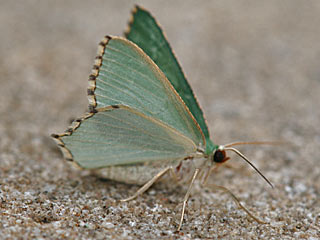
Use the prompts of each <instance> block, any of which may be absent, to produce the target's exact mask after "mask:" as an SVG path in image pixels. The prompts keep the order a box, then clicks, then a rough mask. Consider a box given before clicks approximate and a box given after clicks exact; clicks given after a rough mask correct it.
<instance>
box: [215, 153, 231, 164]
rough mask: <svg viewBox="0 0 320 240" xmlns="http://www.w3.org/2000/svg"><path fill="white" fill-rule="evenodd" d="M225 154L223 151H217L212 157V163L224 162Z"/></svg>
mask: <svg viewBox="0 0 320 240" xmlns="http://www.w3.org/2000/svg"><path fill="white" fill-rule="evenodd" d="M227 159H228V158H226V152H225V151H224V150H217V151H216V152H215V153H214V155H213V161H214V162H216V163H222V162H224V161H226V160H227Z"/></svg>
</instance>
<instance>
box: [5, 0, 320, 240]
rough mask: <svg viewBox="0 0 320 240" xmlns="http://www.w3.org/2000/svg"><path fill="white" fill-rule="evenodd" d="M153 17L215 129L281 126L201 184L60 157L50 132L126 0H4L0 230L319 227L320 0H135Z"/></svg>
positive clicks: (313, 232) (76, 103)
mask: <svg viewBox="0 0 320 240" xmlns="http://www.w3.org/2000/svg"><path fill="white" fill-rule="evenodd" d="M137 3H139V4H141V5H142V6H144V7H146V8H148V9H149V10H150V11H152V13H153V14H154V15H155V16H156V17H157V19H158V21H159V22H160V23H161V24H162V26H163V28H164V29H165V30H166V33H167V36H168V38H169V41H170V42H171V44H172V47H173V48H174V49H175V51H176V54H177V56H178V59H179V60H180V62H181V64H182V66H183V69H184V71H185V73H186V75H187V77H188V79H189V82H190V84H191V85H192V87H193V89H194V92H195V93H196V95H197V97H198V100H199V102H200V103H201V106H202V107H203V110H204V112H205V115H206V118H207V120H208V125H209V127H210V131H211V134H212V136H213V140H214V142H215V143H220V144H224V143H229V142H233V141H238V140H286V141H290V142H291V145H285V146H275V147H269V146H268V147H266V146H250V147H241V148H240V149H241V150H242V151H243V152H244V153H245V154H246V155H247V156H249V157H250V159H251V160H252V161H253V162H254V163H255V164H256V165H257V166H258V167H259V169H260V170H261V171H262V172H263V173H264V174H265V176H267V177H268V178H269V179H270V180H271V181H272V182H273V184H274V185H275V189H274V190H272V189H271V188H270V187H269V186H268V185H267V184H266V183H265V182H264V181H263V180H262V179H261V178H260V177H259V176H258V175H257V174H256V173H254V172H253V171H252V169H251V168H250V167H248V166H247V165H246V164H245V163H244V162H243V161H242V160H240V159H239V158H237V157H236V156H234V155H232V158H233V160H232V161H230V165H231V166H232V168H221V169H220V171H219V172H218V173H216V174H214V176H212V179H210V181H211V182H214V183H216V184H219V185H222V186H225V187H227V188H229V189H230V190H231V191H232V192H233V193H234V194H235V195H237V196H238V197H239V198H240V199H241V200H242V202H243V203H244V204H245V206H247V207H248V208H249V209H250V210H251V211H252V212H253V213H254V214H255V215H256V216H257V217H260V218H261V219H264V220H265V221H268V222H269V224H258V223H256V222H254V221H252V219H250V218H248V217H247V215H246V214H245V213H244V212H243V211H242V210H239V209H238V208H237V206H236V205H235V204H234V202H233V201H232V199H230V197H229V196H226V195H224V194H222V193H221V192H214V191H210V190H203V189H200V188H199V187H196V188H195V191H194V192H193V194H192V196H191V198H190V201H189V203H188V208H187V214H186V216H185V222H184V224H183V228H182V231H181V232H180V233H177V232H176V227H177V225H176V222H177V218H178V216H179V211H180V208H181V201H182V198H183V196H184V193H185V191H186V188H185V187H179V186H175V185H173V186H166V185H164V184H156V185H155V186H154V187H153V188H151V189H150V190H149V191H148V192H147V193H145V194H144V195H142V196H141V197H139V198H138V199H137V200H134V201H131V202H128V203H119V202H118V200H119V199H121V198H124V197H127V196H129V195H131V194H133V193H134V192H135V191H136V190H137V189H138V187H137V186H130V185H126V184H122V183H116V182H113V181H109V180H102V179H99V178H97V177H96V176H92V175H90V174H89V173H88V172H84V171H79V170H78V169H75V168H74V167H73V166H70V165H69V164H68V163H67V162H65V161H64V160H63V159H62V156H61V154H60V152H59V150H58V149H57V147H56V146H55V144H54V143H53V141H52V140H51V138H50V137H49V135H50V134H51V133H59V132H62V131H64V130H65V129H66V127H67V126H68V125H69V122H70V120H71V119H73V118H75V117H79V116H81V115H82V114H83V113H84V111H85V110H86V107H87V104H88V103H87V97H86V88H87V78H88V75H89V73H90V70H91V67H92V64H93V59H94V57H95V54H96V49H97V43H98V42H99V41H100V39H101V38H102V37H103V36H104V35H106V34H112V35H122V32H123V30H124V29H125V28H126V24H127V21H128V19H129V16H130V15H129V12H130V10H131V9H132V7H133V2H132V1H118V0H117V1H116V0H114V1H98V0H94V1H78V0H73V1H71V0H70V1H31V0H27V1H25V0H24V1H22V0H17V1H5V0H1V1H0V33H1V37H0V39H1V43H0V76H1V80H0V81H1V85H0V86H1V87H0V238H1V239H11V238H19V239H22V238H25V239H26V238H29V239H31V238H37V239H40V238H43V239H46V238H48V239H58V238H59V239H63V238H69V239H71V238H78V239H103V238H107V239H176V238H178V239H197V238H198V239H200V238H219V239H221V238H224V239H239V238H242V239H257V238H260V239H309V240H311V239H319V238H320V233H319V231H320V200H319V192H320V177H319V176H320V168H319V160H320V108H319V102H320V68H319V66H320V28H319V23H320V14H319V12H320V2H319V1H316V0H315V1H311V0H310V1H303V2H302V1H298V0H290V1H281V2H280V1H263V2H262V1H253V0H252V1H238V0H234V1H191V0H190V1H186V0H183V1H182V0H181V1H137Z"/></svg>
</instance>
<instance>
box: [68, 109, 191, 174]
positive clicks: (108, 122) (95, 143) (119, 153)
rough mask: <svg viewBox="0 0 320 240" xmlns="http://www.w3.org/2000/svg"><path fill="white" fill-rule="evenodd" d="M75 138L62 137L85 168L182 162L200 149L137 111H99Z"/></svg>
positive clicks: (75, 134) (76, 159) (76, 133)
mask: <svg viewBox="0 0 320 240" xmlns="http://www.w3.org/2000/svg"><path fill="white" fill-rule="evenodd" d="M97 110H98V112H97V113H95V114H91V115H89V116H88V117H86V118H85V119H83V120H82V122H81V123H80V125H79V126H78V127H77V129H76V130H75V131H73V132H72V134H70V135H68V134H66V135H65V136H63V137H62V141H63V143H64V145H65V146H66V147H67V148H68V149H69V150H70V151H71V153H72V155H73V159H74V160H75V161H76V162H77V163H78V164H79V165H80V166H82V167H84V168H89V169H93V168H100V167H107V166H112V165H123V164H134V163H143V162H152V161H172V160H178V159H182V158H183V157H185V156H188V155H189V154H192V153H194V152H195V151H196V149H197V146H196V145H195V144H194V143H193V141H192V140H191V139H188V138H186V137H185V136H183V135H182V134H180V133H179V132H177V131H176V130H175V129H173V128H171V127H168V126H167V125H165V124H163V123H162V122H160V121H158V120H156V119H153V118H150V117H148V116H146V115H144V114H142V113H140V112H138V111H136V110H134V109H131V108H128V107H125V106H117V108H114V107H112V106H109V107H107V108H102V109H97Z"/></svg>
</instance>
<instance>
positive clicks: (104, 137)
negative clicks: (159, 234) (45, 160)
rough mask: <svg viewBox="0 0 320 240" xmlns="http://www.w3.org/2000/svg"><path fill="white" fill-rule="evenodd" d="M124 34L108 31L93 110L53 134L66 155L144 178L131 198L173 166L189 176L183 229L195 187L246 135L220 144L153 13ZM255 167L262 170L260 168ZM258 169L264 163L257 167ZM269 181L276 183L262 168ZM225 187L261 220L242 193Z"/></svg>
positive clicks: (128, 178)
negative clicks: (188, 202)
mask: <svg viewBox="0 0 320 240" xmlns="http://www.w3.org/2000/svg"><path fill="white" fill-rule="evenodd" d="M125 36H126V38H122V37H113V36H106V37H105V38H103V40H102V41H101V42H100V43H99V49H98V56H97V57H96V59H95V63H94V66H93V69H92V73H91V74H90V76H89V87H88V99H89V113H87V114H86V115H85V116H84V117H82V118H79V119H76V120H75V121H74V122H73V124H72V125H71V127H70V128H69V129H67V130H66V131H65V132H64V133H62V134H52V137H53V138H54V140H55V141H56V142H57V144H58V146H59V147H60V149H61V151H62V153H63V154H64V157H65V158H66V159H67V160H70V161H73V162H75V163H76V164H77V165H79V166H80V167H82V168H85V169H91V170H94V171H96V172H97V173H98V174H101V175H103V176H105V177H107V178H109V179H113V180H116V181H122V182H125V183H134V184H141V185H143V186H142V187H141V188H140V189H139V190H138V191H137V192H136V194H134V195H133V196H132V197H129V198H127V199H124V200H123V201H128V200H131V199H133V198H135V197H137V196H138V195H140V194H142V193H143V192H145V191H146V190H147V189H148V188H149V187H150V186H151V185H152V184H153V183H154V182H156V181H157V180H158V179H159V178H160V177H162V176H163V175H165V174H167V173H171V175H172V176H173V177H174V179H175V180H176V181H177V182H191V183H190V185H189V188H188V191H187V193H186V195H185V198H184V200H183V207H182V213H181V218H180V222H179V226H178V230H180V228H181V225H182V222H183V216H184V211H185V207H186V203H187V200H188V197H189V195H190V191H191V187H192V185H193V183H194V181H195V180H196V179H201V183H202V184H203V185H206V184H207V179H208V177H209V176H210V173H211V172H212V170H213V169H215V168H216V167H218V166H219V165H220V164H222V163H223V162H225V161H227V160H228V159H229V157H227V155H226V151H233V152H235V153H237V154H238V155H240V156H241V157H242V158H243V159H244V160H246V161H247V162H248V163H249V164H250V165H251V166H252V167H253V168H254V169H256V168H255V167H254V166H253V165H252V164H251V163H250V162H249V161H248V159H247V158H246V157H245V156H243V154H241V153H240V152H239V151H238V150H236V149H235V148H233V146H235V145H239V144H261V143H267V142H242V143H233V144H227V145H216V144H213V142H212V141H211V139H210V136H209V131H208V126H207V124H206V121H205V118H204V116H203V113H202V110H201V109H200V107H199V104H198V102H197V100H196V98H195V96H194V94H193V92H192V89H191V87H190V85H189V84H188V82H187V80H186V78H185V76H184V74H183V72H182V70H181V67H180V65H179V63H178V61H177V59H176V57H175V55H174V54H173V51H172V50H171V47H170V45H169V43H168V41H167V40H166V38H165V36H164V33H163V31H162V29H161V28H160V26H159V25H158V23H157V22H156V21H155V19H154V18H153V17H152V16H151V14H150V13H149V12H148V11H146V10H144V9H142V8H140V7H138V6H136V7H135V8H134V10H133V14H132V19H131V21H130V24H129V29H128V30H127V31H126V33H125ZM256 170H257V169H256ZM257 171H258V170H257ZM258 173H259V174H260V175H261V176H262V177H263V178H264V179H265V180H266V181H267V182H268V183H269V184H270V185H271V183H270V182H269V181H268V180H267V179H266V178H265V177H264V176H263V175H262V174H261V173H260V172H259V171H258ZM213 187H215V188H218V189H220V190H223V191H225V192H227V193H229V194H230V195H231V197H232V198H233V199H234V200H235V201H236V202H237V203H238V204H239V206H240V207H241V208H242V209H244V210H245V211H246V212H247V213H248V214H249V215H250V216H251V217H253V218H254V219H255V220H256V221H259V220H258V219H256V218H255V217H254V216H252V215H251V214H250V213H249V212H248V210H247V209H245V208H244V207H243V206H242V205H241V204H240V202H239V201H238V200H237V198H236V197H235V196H234V195H233V194H232V193H231V192H230V191H229V190H228V189H226V188H223V187H221V186H213Z"/></svg>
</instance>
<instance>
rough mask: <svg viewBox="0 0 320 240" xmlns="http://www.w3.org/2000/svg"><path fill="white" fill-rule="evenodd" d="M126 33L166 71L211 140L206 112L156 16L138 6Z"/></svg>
mask: <svg viewBox="0 0 320 240" xmlns="http://www.w3.org/2000/svg"><path fill="white" fill-rule="evenodd" d="M125 36H126V38H127V39H129V40H130V41H132V42H134V43H135V44H137V45H138V46H139V47H140V48H141V49H142V50H143V51H144V52H145V53H146V54H147V55H148V56H149V57H150V58H151V59H152V60H153V61H154V62H155V64H156V65H157V66H158V67H159V68H160V69H161V70H162V72H163V73H164V74H165V75H166V77H167V78H168V80H169V81H170V82H171V84H172V85H173V87H174V88H175V90H176V91H177V92H178V94H179V95H180V97H181V98H182V99H183V101H184V102H185V104H186V105H187V106H188V108H189V110H190V111H191V113H192V115H193V116H194V117H195V119H196V120H197V122H198V124H199V125H200V127H201V130H202V132H203V134H204V136H205V137H206V140H207V144H208V141H209V142H210V141H211V140H210V136H209V131H208V126H207V124H206V121H205V118H204V115H203V112H202V110H201V108H200V106H199V104H198V102H197V99H196V97H195V96H194V93H193V91H192V89H191V87H190V85H189V83H188V81H187V79H186V77H185V75H184V73H183V71H182V68H181V66H180V65H179V62H178V60H177V58H176V56H175V54H174V53H173V51H172V48H171V46H170V44H169V42H168V41H167V38H166V36H165V34H164V32H163V30H162V29H161V27H160V25H159V24H158V23H157V21H156V20H155V18H154V17H153V16H152V15H151V14H150V13H149V12H148V11H147V10H145V9H143V8H141V7H139V6H136V7H135V8H134V9H133V11H132V18H131V21H130V23H129V28H128V30H127V31H126V32H125Z"/></svg>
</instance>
